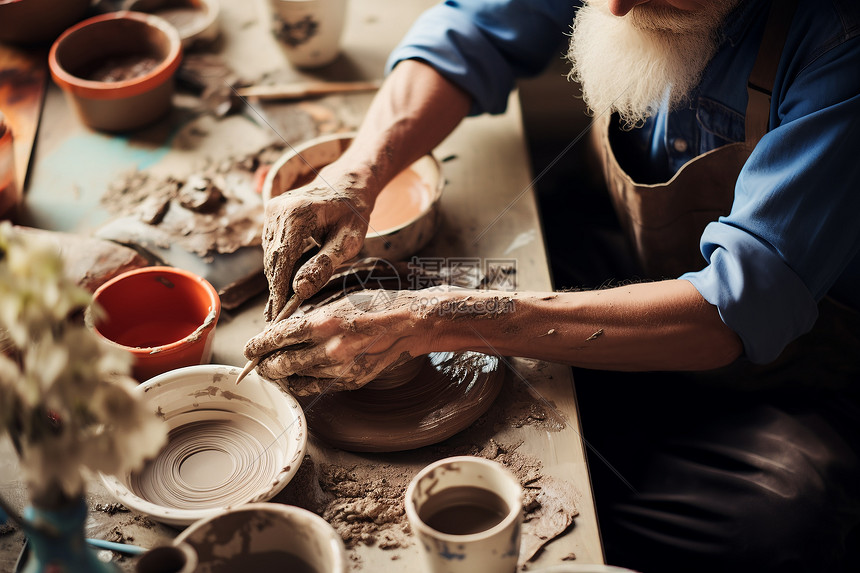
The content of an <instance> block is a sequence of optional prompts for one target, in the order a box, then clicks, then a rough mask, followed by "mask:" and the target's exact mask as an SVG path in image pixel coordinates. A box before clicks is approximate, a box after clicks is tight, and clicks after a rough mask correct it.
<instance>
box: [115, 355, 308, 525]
mask: <svg viewBox="0 0 860 573" xmlns="http://www.w3.org/2000/svg"><path fill="white" fill-rule="evenodd" d="M240 371H241V369H240V368H236V367H234V366H224V365H211V364H207V365H200V366H188V367H185V368H179V369H177V370H171V371H170V372H166V373H164V374H160V375H158V376H156V377H154V378H151V379H150V380H148V381H147V382H145V383H143V384H141V385H140V386H138V392H139V393H140V397H141V400H143V401H144V403H145V404H146V405H147V406H148V407H149V408H151V410H152V411H153V412H155V413H156V414H157V415H158V416H159V417H161V418H162V419H163V420H164V423H165V424H167V425H168V428H169V437H168V443H167V445H166V446H165V447H164V448H163V449H162V451H161V453H160V454H159V455H158V457H156V458H155V459H154V460H151V461H150V462H148V463H147V464H146V466H145V467H144V468H143V469H142V470H140V471H137V472H131V473H127V474H126V475H119V476H106V475H102V481H103V482H104V484H105V486H106V487H107V489H108V491H110V492H111V493H112V494H113V495H114V496H115V497H116V498H117V500H118V501H120V502H121V503H123V504H124V505H126V506H127V507H129V508H131V509H133V510H136V511H139V512H140V513H143V514H146V515H148V516H150V517H151V518H152V519H155V520H157V521H160V522H162V523H166V524H169V525H180V526H181V525H188V524H190V523H193V522H194V521H197V520H199V519H203V518H206V517H210V516H212V515H216V514H218V513H219V512H221V511H222V510H223V509H225V508H228V507H237V506H241V505H243V504H247V503H255V502H261V501H268V500H269V499H271V498H272V497H274V496H275V495H276V494H277V493H278V492H280V491H281V490H282V489H283V488H284V486H286V485H287V483H289V481H290V479H292V477H293V476H294V475H295V473H296V471H298V469H299V465H300V464H301V462H302V459H303V458H304V455H305V449H306V445H307V423H306V421H305V416H304V413H303V412H302V409H301V406H300V405H299V403H298V402H297V401H296V400H295V399H294V398H293V397H292V395H290V394H289V393H287V392H286V391H285V390H283V389H282V388H281V387H280V386H278V385H277V384H272V383H271V382H267V381H265V380H263V379H261V378H260V377H258V376H257V375H256V374H255V373H253V372H252V373H251V374H250V375H249V376H248V377H247V378H245V379H244V380H243V381H242V382H241V383H240V384H238V385H237V384H236V378H237V376H238V375H239V372H240Z"/></svg>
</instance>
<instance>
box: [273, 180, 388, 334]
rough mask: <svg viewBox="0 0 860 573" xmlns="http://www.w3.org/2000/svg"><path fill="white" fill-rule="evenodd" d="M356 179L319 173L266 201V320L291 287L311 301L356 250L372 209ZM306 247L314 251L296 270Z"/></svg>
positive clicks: (282, 301) (364, 191) (360, 245)
mask: <svg viewBox="0 0 860 573" xmlns="http://www.w3.org/2000/svg"><path fill="white" fill-rule="evenodd" d="M356 180H357V178H356V177H353V176H351V175H350V174H346V175H343V176H340V175H338V174H336V173H335V172H333V171H326V170H323V171H322V172H321V173H320V174H319V175H318V176H317V177H316V179H314V180H313V181H312V182H311V183H310V184H308V185H305V186H303V187H299V188H297V189H294V190H291V191H289V192H288V193H284V194H282V195H278V196H277V197H274V198H273V199H272V200H271V201H269V202H268V203H267V205H266V214H265V223H264V225H263V266H264V269H265V273H266V279H267V280H268V283H269V300H268V302H267V304H266V310H265V318H266V322H272V321H273V320H274V319H275V317H276V316H277V315H278V313H279V312H280V311H281V309H282V308H283V307H284V305H285V304H286V303H287V300H288V299H289V296H290V291H291V289H292V291H293V292H295V293H296V294H297V295H298V296H299V297H300V298H301V299H307V298H309V297H311V296H312V295H313V294H314V293H316V292H317V291H318V290H319V289H320V288H322V286H323V285H325V283H326V282H327V281H328V280H329V278H331V275H332V272H333V270H334V269H335V268H337V266H338V265H340V264H341V263H343V262H344V261H346V260H349V259H351V258H352V257H354V256H355V255H357V254H358V252H359V250H361V247H362V245H363V244H364V236H365V234H366V233H367V225H368V220H369V219H370V212H371V210H372V209H373V205H372V202H371V201H368V200H367V199H366V197H367V196H368V191H367V189H366V187H363V186H361V185H359V184H357V182H356ZM309 243H316V244H318V245H320V249H319V251H318V252H317V253H316V254H315V255H314V256H313V257H311V258H310V259H309V260H308V261H307V263H305V264H304V265H303V266H302V267H301V268H300V269H297V270H296V269H295V268H294V267H295V266H296V263H297V261H298V260H299V257H301V255H302V254H303V252H304V251H305V250H306V248H307V246H308V244H309ZM294 271H295V273H296V274H295V277H294V278H293V280H292V284H291V281H290V277H292V274H293V272H294Z"/></svg>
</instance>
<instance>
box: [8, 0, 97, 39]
mask: <svg viewBox="0 0 860 573" xmlns="http://www.w3.org/2000/svg"><path fill="white" fill-rule="evenodd" d="M91 2H92V0H6V2H0V42H8V43H10V44H21V45H35V44H47V43H49V42H52V41H53V40H54V39H55V38H56V37H57V36H58V35H59V34H60V32H62V31H63V30H65V29H66V28H68V27H69V26H71V25H72V24H74V23H75V22H77V21H78V20H80V19H81V18H83V17H84V13H85V12H86V10H87V8H88V7H89V5H90V3H91Z"/></svg>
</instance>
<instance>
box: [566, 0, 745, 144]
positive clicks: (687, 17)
mask: <svg viewBox="0 0 860 573" xmlns="http://www.w3.org/2000/svg"><path fill="white" fill-rule="evenodd" d="M739 1H740V0H715V1H712V2H711V3H709V4H706V5H705V6H704V7H702V8H701V9H699V10H697V11H695V12H687V11H683V10H678V9H677V8H673V7H671V6H652V5H651V4H648V3H646V4H640V5H637V6H635V7H634V8H633V9H632V10H631V11H630V13H629V14H627V15H626V16H624V17H617V16H614V15H612V13H611V12H610V11H609V7H608V3H607V0H588V4H586V5H584V6H583V7H582V8H580V9H579V10H578V12H577V15H576V18H575V19H574V21H573V30H572V35H571V39H570V47H569V50H568V54H567V57H568V59H569V60H570V62H571V64H572V65H573V68H572V69H571V71H570V73H569V74H568V77H569V78H570V79H572V80H575V81H578V82H579V83H580V85H581V87H582V96H583V99H584V100H585V104H586V105H587V106H588V107H589V109H590V110H591V111H592V112H593V113H596V114H602V113H606V112H617V113H618V114H619V116H620V117H621V123H622V126H624V127H627V128H631V127H635V126H639V125H641V124H642V123H643V122H644V121H645V120H646V119H647V118H648V117H650V116H651V115H653V114H654V112H655V111H656V110H657V109H658V108H659V107H660V105H661V103H663V102H664V101H666V100H667V99H668V104H669V107H670V109H675V108H677V107H678V106H679V105H680V104H681V103H683V102H684V101H685V100H686V99H687V96H688V95H689V94H690V92H692V90H693V89H694V88H695V87H696V86H697V85H698V83H699V80H700V79H701V76H702V71H703V70H704V69H705V66H706V65H707V64H708V62H709V61H710V59H711V58H712V57H713V55H714V53H715V52H716V50H717V47H718V45H719V41H720V39H719V30H720V27H721V26H722V23H723V20H724V19H725V17H726V15H727V14H728V13H729V12H730V11H731V10H732V9H733V8H734V7H735V6H736V5H737V4H738V2H739Z"/></svg>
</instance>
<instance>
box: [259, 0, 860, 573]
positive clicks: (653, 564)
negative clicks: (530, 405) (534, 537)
mask: <svg viewBox="0 0 860 573" xmlns="http://www.w3.org/2000/svg"><path fill="white" fill-rule="evenodd" d="M571 22H573V27H572V34H571V40H570V48H569V53H568V56H569V59H570V60H571V63H572V71H571V76H572V77H573V78H574V79H576V80H578V81H579V83H580V85H581V88H582V95H583V97H584V100H585V103H586V104H587V105H588V106H589V108H590V109H591V111H592V112H593V113H594V115H595V118H596V120H595V124H594V136H595V137H594V139H595V142H596V143H597V144H598V146H599V147H598V157H599V158H600V164H601V169H602V173H603V174H604V176H605V179H606V185H607V188H608V190H609V192H610V195H611V197H612V202H613V204H614V206H615V207H616V210H617V212H618V220H619V222H620V223H621V225H622V226H623V228H624V229H625V230H626V231H627V234H628V236H629V238H630V240H631V241H632V245H633V246H634V247H635V252H636V254H637V260H638V262H639V263H640V264H641V268H642V269H643V270H644V272H645V274H646V276H649V277H650V278H652V279H654V280H649V281H647V282H646V281H639V282H632V283H629V284H625V285H624V286H619V287H615V288H605V289H599V290H578V291H576V292H559V293H557V296H547V293H531V292H520V293H516V294H514V295H513V302H514V304H515V310H514V311H513V312H499V313H496V314H492V313H491V314H490V315H489V316H488V315H477V314H472V315H470V316H467V317H463V318H460V319H458V320H457V321H456V322H455V323H453V322H452V321H450V320H448V319H446V317H444V316H443V314H444V313H441V312H433V310H434V309H426V308H422V309H419V310H417V311H416V307H415V305H412V304H408V302H409V301H410V300H412V299H411V298H410V297H420V296H421V295H420V292H419V293H408V292H405V293H399V294H398V296H397V297H396V298H394V299H393V302H392V303H391V304H390V305H388V306H387V307H386V308H383V309H374V310H375V312H372V313H366V312H363V311H361V310H359V309H356V308H353V307H351V306H350V305H349V303H348V302H347V301H342V302H341V303H336V305H335V306H334V307H331V308H328V309H323V310H318V311H315V312H313V313H310V314H308V315H306V316H305V317H303V319H302V320H301V321H298V320H289V319H288V320H285V321H282V322H278V323H276V324H272V325H270V328H269V329H268V330H267V331H266V332H265V333H263V334H262V335H260V336H258V337H255V338H254V339H252V340H251V341H249V343H248V345H247V346H246V354H247V355H248V356H249V357H256V356H262V357H264V359H263V360H262V361H261V363H260V366H259V368H260V372H261V373H262V374H263V375H264V376H266V377H268V378H270V379H283V378H285V377H287V376H292V375H300V376H302V377H310V378H317V379H323V380H329V381H332V382H333V387H334V388H336V389H344V388H346V389H348V388H355V387H358V386H361V385H362V384H364V383H366V382H367V381H369V380H372V379H373V378H374V377H375V376H376V375H377V374H379V372H381V371H382V370H384V369H385V368H386V367H388V366H390V365H391V364H394V363H396V362H397V361H398V360H399V359H401V357H402V356H403V355H404V354H408V355H412V356H415V355H419V354H424V353H428V352H432V351H441V350H463V349H470V350H477V351H483V352H491V353H499V354H504V355H514V356H528V357H533V358H539V359H543V360H549V361H555V362H562V363H565V364H569V365H572V366H574V367H577V368H584V369H588V370H584V371H583V372H586V373H589V374H588V375H585V376H583V377H582V378H580V377H579V376H578V377H577V380H578V384H577V389H578V393H579V394H580V404H581V408H582V410H583V417H584V420H585V421H584V424H585V427H584V431H585V433H586V437H587V438H588V439H589V440H590V441H591V442H592V444H595V445H596V449H597V450H598V451H599V452H600V453H601V454H602V455H601V459H608V460H609V461H610V463H614V465H615V467H613V468H612V472H608V471H605V468H604V467H603V466H602V462H600V461H595V462H594V463H593V465H592V468H593V472H594V476H595V488H596V496H597V506H598V512H599V516H600V519H601V528H602V531H603V535H604V541H605V544H606V549H607V559H608V561H609V562H610V563H614V564H620V565H627V566H631V567H633V568H637V569H641V570H644V571H652V570H653V571H699V572H702V571H728V570H733V571H777V570H779V571H840V570H842V569H843V568H844V569H845V570H849V569H848V568H850V567H852V566H856V562H852V561H850V559H852V558H853V557H851V556H850V555H849V554H850V553H851V552H850V551H846V547H848V548H850V547H852V540H853V544H855V545H856V543H857V539H858V536H857V529H858V523H860V457H858V455H860V452H858V450H859V449H860V421H858V420H860V408H859V407H858V404H860V401H858V399H857V384H858V374H860V359H859V358H858V354H857V350H858V349H860V317H858V315H857V314H856V313H855V311H854V310H853V309H857V308H860V288H858V287H860V225H857V224H856V222H855V217H856V213H858V212H860V192H858V191H860V162H858V161H857V160H856V159H855V158H854V157H853V155H854V153H855V150H857V149H860V73H858V70H860V6H858V5H857V4H856V3H851V2H847V1H844V0H819V1H817V2H813V1H812V0H779V1H777V0H773V1H772V2H771V1H770V0H608V1H606V0H591V1H589V2H587V3H586V4H585V5H584V6H583V7H577V6H573V5H572V4H571V2H570V1H569V0H562V1H553V0H512V1H508V2H502V1H498V0H496V1H491V0H486V1H483V2H481V1H477V0H474V1H462V2H447V3H445V4H444V5H439V6H438V7H436V8H434V9H432V10H430V11H428V12H427V13H426V14H425V15H424V16H423V17H422V18H421V19H420V20H419V21H418V23H417V24H416V25H415V26H414V27H413V29H412V30H411V31H410V33H409V34H408V35H407V36H406V38H405V39H404V40H403V42H402V43H401V45H400V46H399V47H398V48H397V49H396V50H395V51H394V53H393V54H392V57H391V60H390V62H389V67H390V70H391V71H390V74H389V76H388V78H387V81H386V82H385V84H384V86H383V87H382V89H381V90H380V92H379V94H378V96H377V97H376V98H375V100H374V102H373V104H372V106H371V109H370V110H369V112H368V115H367V117H366V119H365V121H364V122H363V124H362V126H361V128H360V130H359V133H358V136H357V138H356V140H355V142H354V144H353V145H352V146H351V147H350V148H349V150H348V151H347V152H346V153H345V154H344V155H343V157H341V158H340V159H339V160H338V161H336V162H335V163H333V164H331V165H330V166H328V167H326V168H325V169H324V170H322V171H321V173H320V174H319V177H318V178H317V179H316V180H315V181H314V182H312V183H311V184H310V185H308V186H306V187H304V188H302V189H301V190H298V191H296V192H292V193H290V194H289V195H283V196H281V197H279V198H278V199H277V200H276V201H273V202H272V203H271V204H270V206H269V207H268V210H267V223H266V228H265V233H264V234H265V237H264V241H265V244H264V248H265V255H266V257H265V260H266V267H267V276H268V278H269V283H270V299H269V304H268V306H267V310H266V313H267V319H268V320H269V321H272V319H273V317H275V316H276V315H277V314H278V312H279V311H280V309H281V308H282V307H283V306H284V305H285V303H286V301H287V298H288V296H289V294H290V290H291V289H292V290H293V291H294V292H295V293H297V294H298V296H299V297H300V298H307V297H308V296H310V295H311V294H312V293H314V292H316V290H318V289H319V288H320V287H321V285H322V284H323V283H324V282H325V281H326V280H327V279H328V277H329V276H330V275H331V272H332V269H333V268H334V267H337V266H338V265H339V264H341V263H343V262H344V261H347V260H348V259H350V258H351V257H353V256H354V255H355V254H356V253H357V252H358V250H359V248H360V246H361V243H362V239H363V237H364V235H365V232H366V229H367V220H368V218H369V213H370V211H371V209H372V207H373V204H374V198H375V197H376V195H377V194H378V192H379V191H380V190H381V189H382V187H383V186H384V185H385V184H386V182H388V181H389V180H390V179H391V178H392V177H393V176H394V175H395V174H397V173H398V172H399V171H401V170H402V169H404V168H405V167H406V166H408V165H409V164H410V163H411V162H413V161H414V160H416V159H417V158H419V157H420V156H422V155H423V154H425V153H427V152H428V151H429V150H431V149H433V148H434V147H435V146H436V145H437V144H438V143H439V142H440V141H442V140H443V139H444V138H445V137H446V135H447V134H448V133H449V132H450V131H451V130H453V129H454V128H455V127H456V125H457V124H458V122H459V121H460V120H461V119H462V118H463V117H465V116H467V115H469V114H478V113H484V112H488V113H494V112H500V111H502V110H503V109H504V108H505V103H506V99H507V95H508V93H509V91H510V89H511V88H512V87H513V85H514V81H515V79H516V78H517V77H519V76H523V75H527V74H531V73H535V72H537V71H539V70H540V69H541V68H542V66H543V65H545V64H546V62H548V59H549V58H551V57H553V56H554V55H556V49H557V41H558V39H559V37H560V35H561V34H564V33H566V32H568V31H569V30H570V23H571ZM574 135H575V134H571V137H573V136H574ZM571 187H572V189H571V191H570V194H569V197H570V198H569V205H568V208H569V209H572V210H576V209H577V201H576V187H577V184H576V183H575V182H572V183H571ZM307 235H310V236H313V237H314V239H315V240H316V241H318V242H319V243H320V244H321V245H322V247H321V248H320V250H319V252H318V253H317V254H316V255H314V256H313V257H312V258H311V259H310V261H309V262H307V263H306V264H304V265H302V266H301V268H298V269H297V270H296V269H294V267H295V266H296V263H297V261H298V258H299V256H300V254H301V250H302V245H303V244H304V241H305V239H306V237H307ZM576 246H577V245H575V244H572V245H565V246H564V247H566V249H565V250H566V251H567V253H568V254H567V256H568V257H570V258H571V259H575V258H576V257H577V252H576ZM554 247H555V248H557V247H558V246H557V245H552V244H550V248H554ZM294 271H295V277H294V279H293V280H292V282H291V281H290V280H289V277H291V276H293V272H294ZM607 278H610V277H607ZM615 278H617V276H616V277H615ZM565 286H575V285H565ZM510 294H511V293H505V295H510ZM434 295H435V296H434V298H435V299H437V300H438V301H439V304H440V305H445V304H446V303H451V302H452V301H459V300H462V299H463V298H464V297H465V296H466V295H465V294H463V293H462V292H457V291H452V292H449V293H445V294H438V293H434ZM468 296H469V297H471V298H470V299H469V301H471V302H472V303H474V302H475V301H476V300H480V298H481V297H487V298H490V297H493V296H499V293H497V292H492V291H482V292H477V293H476V292H470V293H468ZM338 304H339V306H337V305H338ZM490 307H492V305H491V306H490ZM445 308H450V304H449V305H448V306H446V307H445ZM550 331H551V333H552V335H551V336H541V335H545V334H547V333H548V332H550ZM512 332H514V333H516V334H510V333H512ZM595 332H601V333H602V335H601V336H599V337H597V338H596V339H592V340H591V341H590V342H589V343H588V344H583V342H582V341H584V340H586V339H589V338H590V337H592V335H593V334H594V333H595ZM293 345H297V346H293ZM357 356H361V360H356V357H357ZM610 371H614V373H613V372H610ZM622 372H623V373H632V372H636V373H638V374H616V373H622ZM589 411H591V412H597V414H594V413H591V414H590V413H589ZM590 420H594V422H590ZM607 421H608V422H609V423H602V422H607ZM613 472H614V474H615V475H613ZM603 473H605V474H606V475H605V476H604V475H602V474H603ZM619 477H620V478H621V479H618V478H619Z"/></svg>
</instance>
